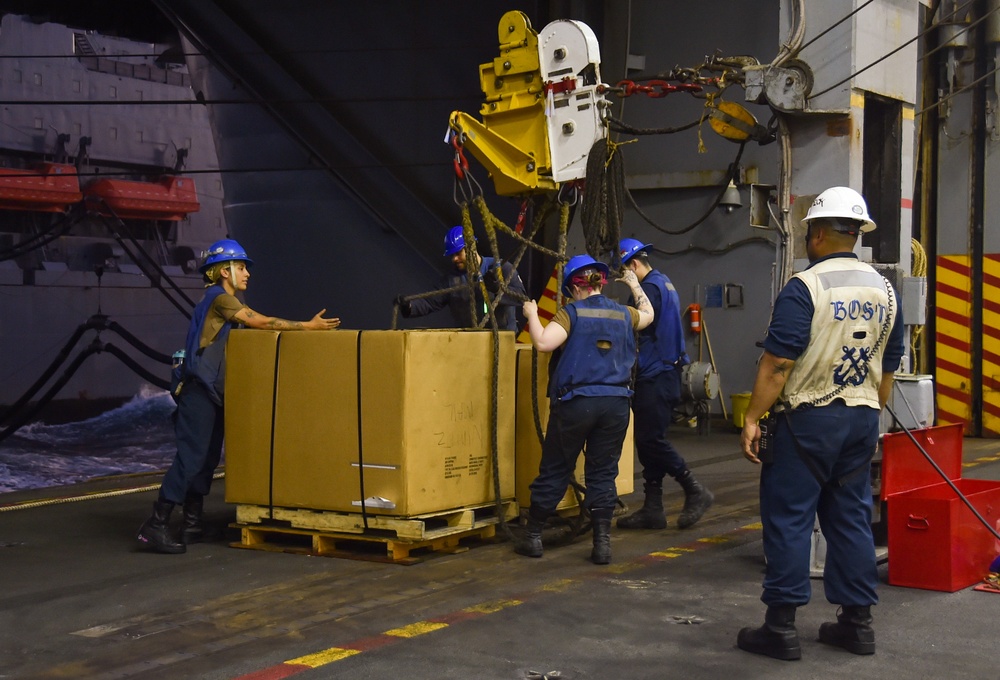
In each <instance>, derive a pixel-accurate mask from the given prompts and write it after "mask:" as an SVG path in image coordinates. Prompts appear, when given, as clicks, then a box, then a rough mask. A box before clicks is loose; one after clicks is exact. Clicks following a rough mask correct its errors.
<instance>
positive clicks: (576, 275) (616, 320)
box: [514, 255, 653, 564]
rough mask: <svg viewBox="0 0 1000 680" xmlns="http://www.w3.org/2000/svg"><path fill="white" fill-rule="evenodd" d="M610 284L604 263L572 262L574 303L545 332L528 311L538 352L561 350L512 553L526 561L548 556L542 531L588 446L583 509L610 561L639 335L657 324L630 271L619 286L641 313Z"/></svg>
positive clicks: (598, 560)
mask: <svg viewBox="0 0 1000 680" xmlns="http://www.w3.org/2000/svg"><path fill="white" fill-rule="evenodd" d="M607 276H608V267H607V265H605V264H604V263H603V262H598V261H596V260H594V258H592V257H590V256H589V255H577V256H576V257H573V258H571V259H570V260H569V262H567V263H566V267H565V281H564V283H563V293H564V294H565V295H566V296H567V297H572V298H573V300H572V302H570V303H569V304H567V305H566V306H565V307H563V308H562V309H560V310H559V311H558V312H557V313H556V315H555V317H554V318H553V319H552V321H551V322H549V324H548V325H547V326H545V327H544V328H543V327H542V324H541V322H540V321H539V320H538V305H537V304H536V303H535V302H534V301H533V300H528V301H527V302H525V303H524V307H523V309H524V315H525V317H526V318H527V319H528V333H529V335H531V342H532V344H533V345H534V346H535V348H536V349H537V350H538V351H539V352H551V351H553V350H556V349H558V348H560V347H562V348H563V349H562V354H561V355H560V357H559V360H558V362H557V363H556V366H555V369H554V371H553V373H552V376H551V378H550V379H549V403H550V410H549V422H548V428H547V431H546V433H545V441H544V442H543V444H542V459H541V462H540V463H539V467H538V476H537V477H536V478H535V481H533V482H532V483H531V508H530V510H529V514H528V519H527V525H526V527H525V532H524V534H523V536H522V537H520V539H519V540H517V541H516V542H515V545H514V550H515V551H516V552H518V553H520V554H522V555H527V556H529V557H541V556H542V527H543V526H544V524H545V520H546V518H548V516H549V515H551V514H552V513H553V512H555V510H556V506H558V505H559V501H560V500H562V497H563V496H564V495H565V494H566V488H567V486H568V485H569V482H570V479H571V478H572V475H573V473H574V471H575V469H576V460H577V457H578V456H579V455H580V451H581V450H583V449H584V446H586V450H585V452H584V456H585V467H584V476H585V478H586V480H587V490H586V496H585V498H584V501H583V504H584V506H585V507H586V508H587V509H589V511H590V518H591V521H592V523H593V527H594V548H593V551H592V552H591V555H590V558H591V560H592V561H593V562H594V563H595V564H608V563H609V562H610V561H611V535H610V533H611V516H612V513H613V512H614V506H615V501H616V500H617V498H618V495H617V491H616V489H615V478H616V477H617V476H618V459H619V458H620V457H621V453H622V443H623V442H624V440H625V433H626V431H627V430H628V421H629V397H630V396H631V395H632V389H631V385H630V383H631V381H632V367H633V365H634V364H635V355H636V343H635V332H636V331H637V330H641V329H643V328H645V327H646V326H648V325H649V324H650V323H651V322H652V321H653V308H652V306H651V305H650V304H649V299H648V298H647V297H646V294H645V293H643V291H642V288H641V287H640V286H639V281H638V279H636V276H635V273H634V272H632V271H629V270H626V271H625V273H624V275H623V277H622V279H621V280H622V281H624V282H625V283H626V284H627V285H628V287H629V288H630V289H631V291H632V295H633V299H634V300H635V304H636V307H635V308H632V307H626V306H624V305H620V304H618V303H617V302H615V301H613V300H611V299H609V298H607V297H605V296H604V295H602V294H601V290H602V288H603V286H604V285H605V283H606V282H607Z"/></svg>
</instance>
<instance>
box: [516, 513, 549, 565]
mask: <svg viewBox="0 0 1000 680" xmlns="http://www.w3.org/2000/svg"><path fill="white" fill-rule="evenodd" d="M544 526H545V520H544V519H539V518H538V517H537V516H536V515H532V514H531V511H530V510H529V511H528V518H527V521H526V523H525V525H524V530H523V531H522V532H521V535H520V536H517V537H515V538H514V552H516V553H517V554H518V555H525V556H527V557H541V556H542V527H544Z"/></svg>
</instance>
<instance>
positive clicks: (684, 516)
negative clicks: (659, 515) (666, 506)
mask: <svg viewBox="0 0 1000 680" xmlns="http://www.w3.org/2000/svg"><path fill="white" fill-rule="evenodd" d="M677 483H678V484H680V485H681V488H683V489H684V509H683V510H681V514H680V517H678V518H677V528H678V529H687V528H688V527H692V526H694V525H695V523H696V522H697V521H698V520H699V519H701V516H702V515H704V514H705V511H706V510H708V509H709V508H710V507H712V502H713V501H714V500H715V494H713V493H712V492H711V491H709V490H708V489H706V488H705V487H704V486H702V485H701V482H699V481H698V480H697V479H695V478H694V475H693V474H691V471H690V470H685V471H684V474H682V475H681V476H680V477H678V478H677Z"/></svg>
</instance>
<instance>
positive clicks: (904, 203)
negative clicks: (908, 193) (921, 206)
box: [899, 198, 913, 210]
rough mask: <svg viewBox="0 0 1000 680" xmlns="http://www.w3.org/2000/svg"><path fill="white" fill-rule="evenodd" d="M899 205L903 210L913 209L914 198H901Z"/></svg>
mask: <svg viewBox="0 0 1000 680" xmlns="http://www.w3.org/2000/svg"><path fill="white" fill-rule="evenodd" d="M899 207H900V208H902V209H903V210H913V199H912V198H901V199H899Z"/></svg>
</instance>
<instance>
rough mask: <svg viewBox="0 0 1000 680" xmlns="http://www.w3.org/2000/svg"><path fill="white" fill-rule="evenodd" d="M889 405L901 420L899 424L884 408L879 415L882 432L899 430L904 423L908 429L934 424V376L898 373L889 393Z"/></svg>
mask: <svg viewBox="0 0 1000 680" xmlns="http://www.w3.org/2000/svg"><path fill="white" fill-rule="evenodd" d="M889 407H890V408H892V410H893V412H894V413H895V414H896V418H897V419H898V420H899V423H898V424H897V423H896V422H895V421H894V420H893V417H892V416H891V415H890V414H889V409H882V413H881V415H880V417H879V424H880V426H881V429H880V430H879V431H880V432H893V431H896V430H899V429H900V428H899V424H902V425H903V426H904V427H906V429H908V430H918V429H921V428H925V427H930V426H931V425H933V424H934V376H932V375H917V374H906V373H902V374H900V373H897V374H896V376H895V378H894V379H893V383H892V392H891V393H890V394H889Z"/></svg>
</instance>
